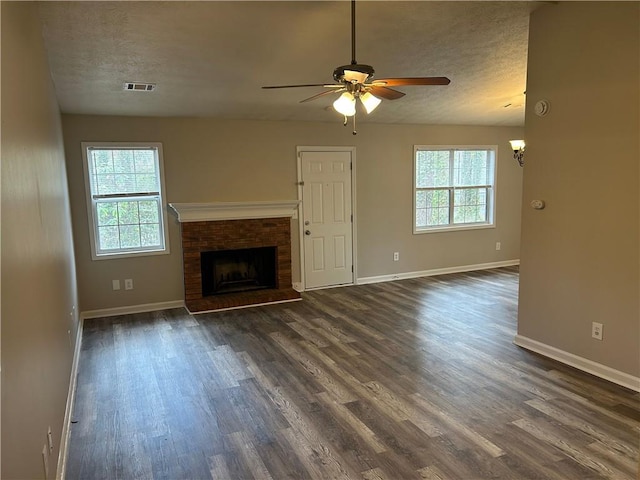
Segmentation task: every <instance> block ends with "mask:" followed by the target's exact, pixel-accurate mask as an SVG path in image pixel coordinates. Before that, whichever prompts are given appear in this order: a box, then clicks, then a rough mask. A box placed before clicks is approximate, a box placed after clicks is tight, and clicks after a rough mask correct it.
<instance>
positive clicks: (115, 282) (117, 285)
mask: <svg viewBox="0 0 640 480" xmlns="http://www.w3.org/2000/svg"><path fill="white" fill-rule="evenodd" d="M111 286H112V287H113V289H114V290H120V280H111Z"/></svg>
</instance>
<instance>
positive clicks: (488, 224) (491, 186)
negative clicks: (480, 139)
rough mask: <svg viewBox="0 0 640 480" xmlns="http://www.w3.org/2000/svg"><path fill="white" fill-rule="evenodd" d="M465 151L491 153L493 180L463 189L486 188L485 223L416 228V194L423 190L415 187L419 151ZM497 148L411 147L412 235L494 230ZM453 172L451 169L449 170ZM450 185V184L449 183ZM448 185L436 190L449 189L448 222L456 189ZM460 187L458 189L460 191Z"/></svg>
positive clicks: (489, 146)
mask: <svg viewBox="0 0 640 480" xmlns="http://www.w3.org/2000/svg"><path fill="white" fill-rule="evenodd" d="M467 150H485V151H489V152H492V153H493V154H492V155H490V158H489V162H490V168H491V171H492V173H493V178H492V179H491V182H490V183H488V184H486V185H474V186H473V187H471V186H468V187H464V188H478V187H486V188H487V221H485V222H477V223H458V224H454V223H449V224H447V225H434V226H427V227H417V226H416V216H417V215H416V213H417V205H416V197H417V195H416V193H417V192H418V191H419V190H425V189H424V188H418V187H417V186H416V183H417V164H418V157H417V154H418V152H419V151H449V152H454V151H467ZM497 158H498V146H497V145H414V146H413V188H412V191H413V202H412V203H413V233H414V234H416V235H418V234H423V233H438V232H451V231H461V230H478V229H484V228H495V217H496V214H495V211H496V207H495V205H496V201H495V200H496V179H497V178H498V176H497V173H498V172H497V170H498V162H497ZM452 161H453V160H452V156H451V157H450V162H452ZM451 171H453V169H451ZM451 183H452V182H451ZM451 183H450V184H449V186H447V187H439V188H438V189H449V191H450V202H449V209H450V213H449V218H450V221H452V219H453V207H454V202H453V198H452V197H453V194H454V193H455V190H456V187H455V186H453V185H452V184H451ZM461 188H462V187H458V189H461Z"/></svg>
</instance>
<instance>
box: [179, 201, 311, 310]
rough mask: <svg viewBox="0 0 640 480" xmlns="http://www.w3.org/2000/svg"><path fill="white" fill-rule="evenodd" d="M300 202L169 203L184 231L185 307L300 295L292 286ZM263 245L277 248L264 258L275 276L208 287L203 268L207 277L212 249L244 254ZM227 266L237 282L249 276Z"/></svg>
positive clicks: (255, 302) (279, 299) (242, 304)
mask: <svg viewBox="0 0 640 480" xmlns="http://www.w3.org/2000/svg"><path fill="white" fill-rule="evenodd" d="M296 206H297V202H295V201H294V202H260V203H244V202H242V203H210V204H184V203H183V204H175V203H174V204H170V207H171V208H172V209H173V210H174V211H175V212H176V214H177V216H178V220H179V221H180V226H181V231H182V252H183V253H182V255H183V271H184V289H185V306H186V307H187V310H189V312H191V313H202V312H207V311H213V310H224V309H230V308H239V307H246V306H250V305H259V304H266V303H275V302H283V301H293V300H300V293H298V292H297V291H295V290H294V289H293V288H292V276H291V217H292V215H293V213H294V208H295V207H296ZM259 250H262V251H269V252H273V253H272V255H273V256H274V258H273V260H271V261H267V262H266V263H269V264H270V265H271V268H272V269H273V270H274V272H273V275H274V276H273V279H272V280H271V281H270V282H267V283H266V284H265V286H263V287H260V288H257V287H256V288H253V287H250V288H246V289H242V288H239V289H235V288H234V290H240V291H224V290H222V291H220V292H214V293H212V292H211V288H209V287H207V283H211V280H209V281H207V280H206V279H205V282H204V285H203V273H204V276H205V277H206V276H207V275H211V272H210V271H209V270H208V269H209V268H212V267H211V266H210V263H211V262H210V261H208V260H207V258H208V257H210V256H211V254H215V253H224V254H226V255H227V256H229V255H230V258H234V259H235V258H239V259H242V258H244V254H243V252H246V251H259ZM236 252H237V253H236ZM203 259H204V260H203ZM273 267H275V268H273ZM227 268H228V267H227ZM251 268H253V266H252V267H251ZM226 272H227V273H225V274H224V275H226V276H227V280H229V275H231V280H232V281H234V280H235V281H236V282H237V284H242V283H243V282H241V281H240V280H242V279H243V277H246V276H247V273H246V272H245V273H244V274H243V273H242V272H240V271H238V272H234V271H230V270H228V271H226ZM218 275H221V274H220V273H218ZM246 283H248V282H246Z"/></svg>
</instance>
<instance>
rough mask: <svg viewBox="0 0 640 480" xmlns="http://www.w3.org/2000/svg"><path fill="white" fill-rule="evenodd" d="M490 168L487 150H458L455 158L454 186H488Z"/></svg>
mask: <svg viewBox="0 0 640 480" xmlns="http://www.w3.org/2000/svg"><path fill="white" fill-rule="evenodd" d="M488 167H489V162H488V152H487V151H486V150H456V151H455V152H454V157H453V178H454V185H455V186H470V185H487V184H488Z"/></svg>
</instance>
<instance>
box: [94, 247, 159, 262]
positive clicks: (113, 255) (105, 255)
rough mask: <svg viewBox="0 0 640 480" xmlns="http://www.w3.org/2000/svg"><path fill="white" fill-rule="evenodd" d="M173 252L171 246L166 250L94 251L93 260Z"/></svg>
mask: <svg viewBox="0 0 640 480" xmlns="http://www.w3.org/2000/svg"><path fill="white" fill-rule="evenodd" d="M169 253H171V252H170V251H169V247H168V246H167V248H165V249H164V250H142V251H137V252H134V251H131V252H118V253H100V254H98V255H96V254H95V253H92V255H91V258H92V259H93V260H116V259H118V258H133V257H148V256H152V255H168V254H169Z"/></svg>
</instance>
